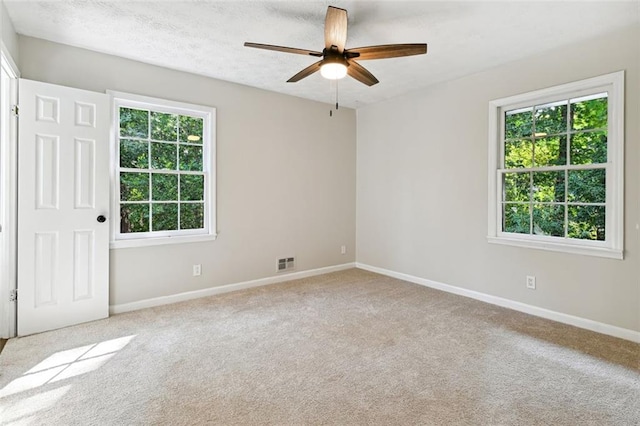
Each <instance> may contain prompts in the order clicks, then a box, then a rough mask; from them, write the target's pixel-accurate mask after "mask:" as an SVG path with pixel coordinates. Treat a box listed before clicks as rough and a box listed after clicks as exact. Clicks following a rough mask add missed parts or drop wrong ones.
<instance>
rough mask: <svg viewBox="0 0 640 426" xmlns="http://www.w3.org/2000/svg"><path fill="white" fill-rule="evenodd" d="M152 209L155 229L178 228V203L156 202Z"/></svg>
mask: <svg viewBox="0 0 640 426" xmlns="http://www.w3.org/2000/svg"><path fill="white" fill-rule="evenodd" d="M151 211H152V212H153V217H152V219H153V220H152V224H153V225H152V226H153V230H154V231H173V230H176V229H178V203H154V204H153V205H152V210H151Z"/></svg>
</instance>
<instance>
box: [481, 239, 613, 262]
mask: <svg viewBox="0 0 640 426" xmlns="http://www.w3.org/2000/svg"><path fill="white" fill-rule="evenodd" d="M487 241H488V242H489V243H492V244H502V245H507V246H515V247H524V248H533V249H539V250H547V251H555V252H562V253H570V254H581V255H585V256H597V257H606V258H609V259H619V260H622V259H624V253H623V251H622V250H617V249H612V248H606V247H593V246H587V245H577V244H565V243H560V242H555V241H534V240H523V239H517V238H508V237H494V236H488V237H487Z"/></svg>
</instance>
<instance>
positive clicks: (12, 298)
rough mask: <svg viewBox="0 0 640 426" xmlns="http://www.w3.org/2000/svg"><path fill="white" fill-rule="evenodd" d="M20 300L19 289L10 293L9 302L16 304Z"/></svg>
mask: <svg viewBox="0 0 640 426" xmlns="http://www.w3.org/2000/svg"><path fill="white" fill-rule="evenodd" d="M17 300H18V289H17V288H14V289H13V290H11V291H10V292H9V302H16V301H17Z"/></svg>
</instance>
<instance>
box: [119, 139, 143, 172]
mask: <svg viewBox="0 0 640 426" xmlns="http://www.w3.org/2000/svg"><path fill="white" fill-rule="evenodd" d="M120 167H124V168H130V169H148V168H149V142H146V141H140V140H131V139H121V140H120Z"/></svg>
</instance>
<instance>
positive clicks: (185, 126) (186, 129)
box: [180, 115, 204, 144]
mask: <svg viewBox="0 0 640 426" xmlns="http://www.w3.org/2000/svg"><path fill="white" fill-rule="evenodd" d="M203 123H204V120H203V119H202V118H198V117H189V116H186V115H181V116H180V142H189V143H200V144H201V143H202V136H203V135H202V133H203Z"/></svg>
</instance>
